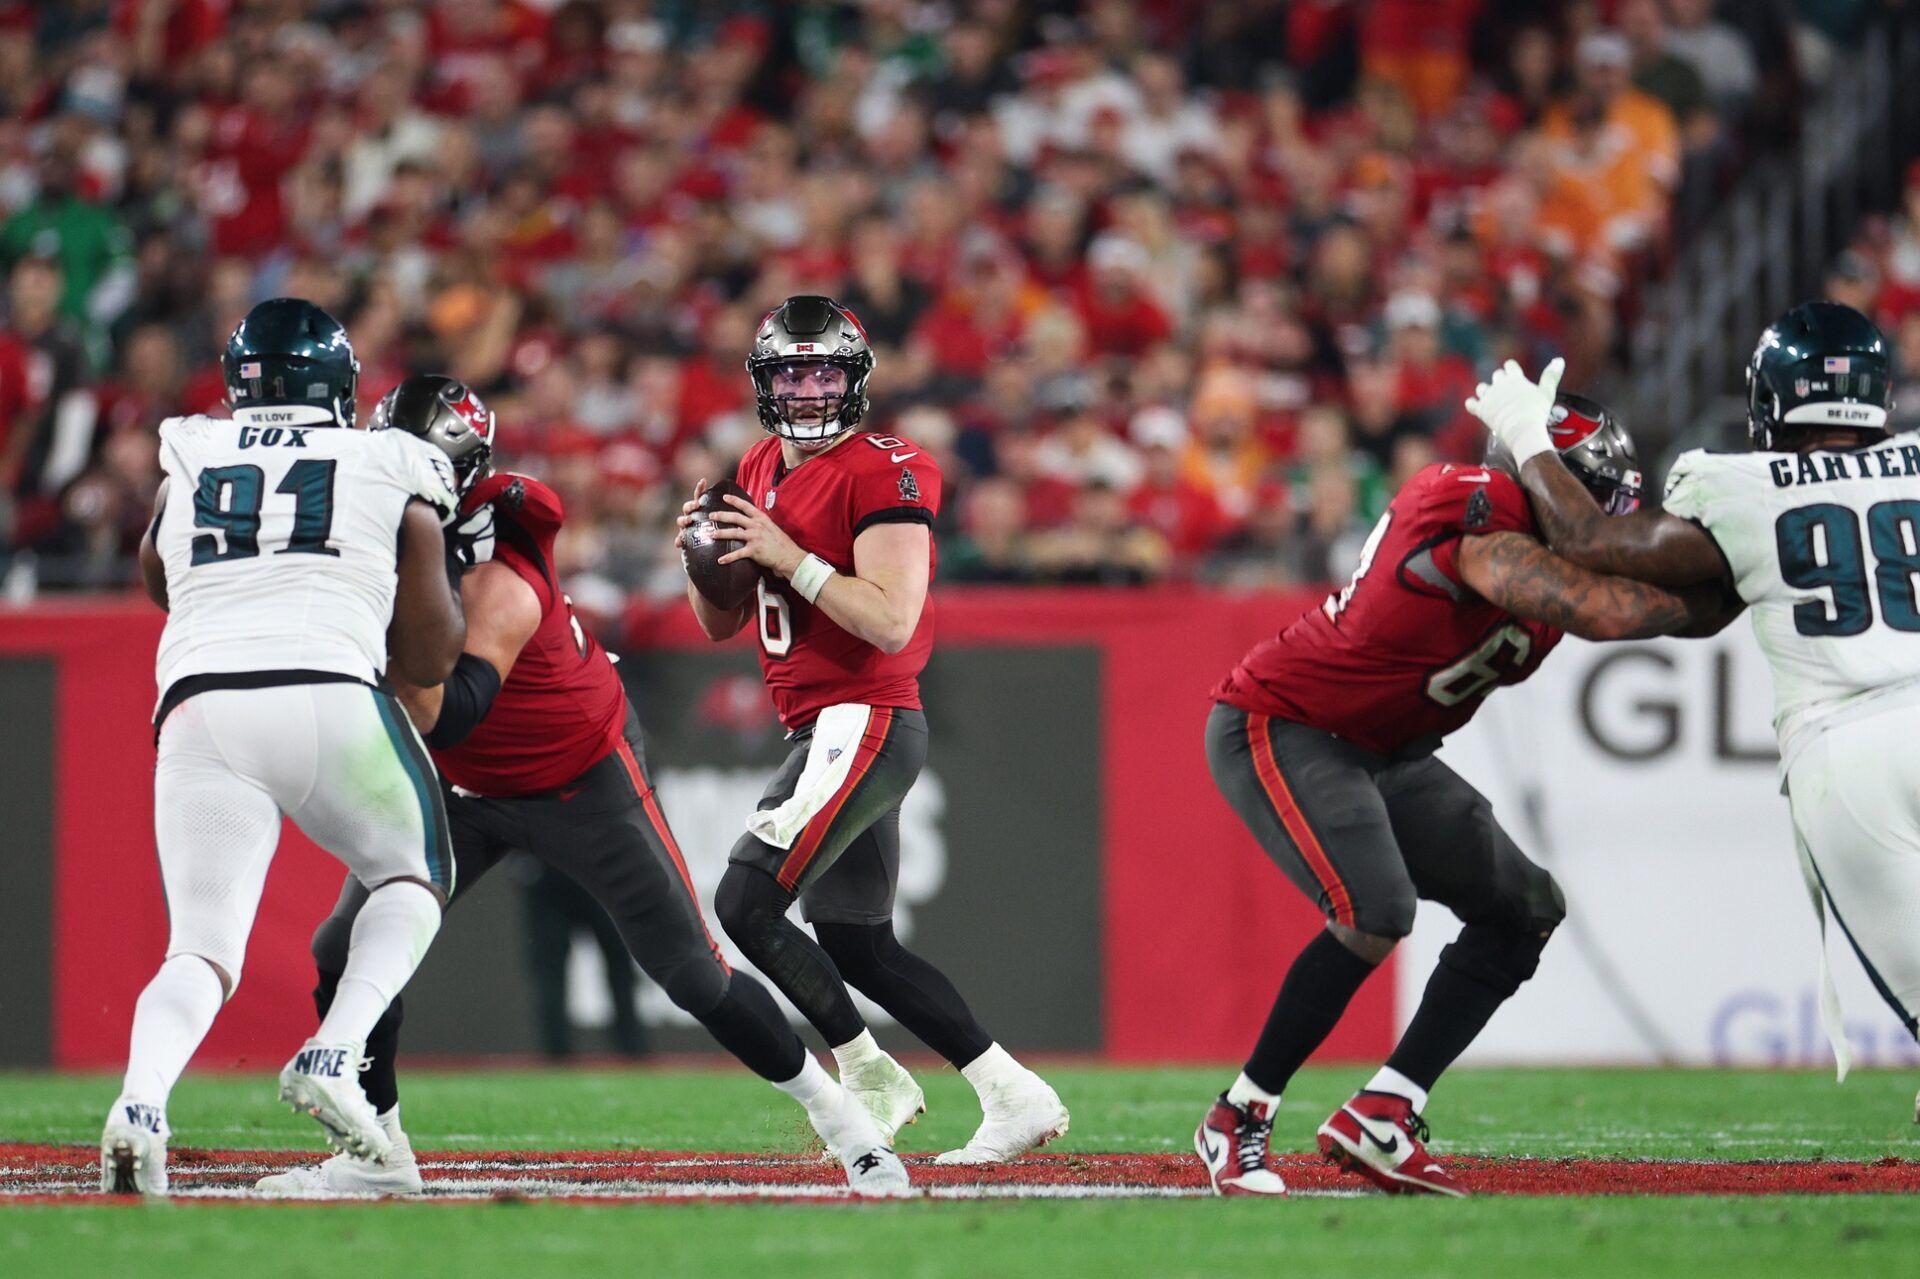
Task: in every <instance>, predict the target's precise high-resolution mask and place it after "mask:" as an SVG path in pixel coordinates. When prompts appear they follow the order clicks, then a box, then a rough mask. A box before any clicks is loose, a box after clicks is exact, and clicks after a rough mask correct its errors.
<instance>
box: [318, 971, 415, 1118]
mask: <svg viewBox="0 0 1920 1279" xmlns="http://www.w3.org/2000/svg"><path fill="white" fill-rule="evenodd" d="M339 988H340V974H339V973H333V972H328V971H327V970H326V969H324V968H323V969H321V970H320V979H319V981H318V982H317V983H316V984H315V985H314V988H313V1010H314V1011H315V1012H317V1013H319V1014H320V1020H322V1021H325V1020H326V1019H327V1011H328V1010H329V1009H331V1008H332V1007H333V995H334V992H335V991H336V990H338V989H339ZM405 1013H406V1010H405V1009H404V1008H403V1007H402V1006H401V1003H400V996H398V995H395V996H394V997H393V1002H392V1003H390V1004H388V1005H387V1011H385V1012H383V1013H381V1014H380V1020H379V1021H376V1022H375V1023H373V1029H372V1030H371V1031H370V1032H368V1034H367V1061H368V1065H367V1068H366V1069H365V1070H363V1071H361V1072H360V1088H361V1090H362V1091H363V1092H365V1093H366V1094H367V1100H368V1101H370V1102H372V1103H373V1109H374V1111H375V1112H376V1113H378V1114H382V1115H384V1114H386V1113H387V1112H388V1111H389V1110H392V1109H393V1108H394V1107H395V1106H397V1105H399V1104H400V1080H399V1078H398V1077H397V1076H396V1075H395V1074H394V1067H393V1059H394V1058H395V1057H396V1056H398V1055H399V1052H400V1020H401V1018H402V1017H403V1016H405Z"/></svg>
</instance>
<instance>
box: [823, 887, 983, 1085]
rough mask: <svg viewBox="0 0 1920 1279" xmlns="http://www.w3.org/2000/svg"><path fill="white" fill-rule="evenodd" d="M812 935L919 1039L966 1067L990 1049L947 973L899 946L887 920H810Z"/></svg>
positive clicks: (854, 982) (851, 978) (864, 990)
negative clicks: (855, 921)
mask: <svg viewBox="0 0 1920 1279" xmlns="http://www.w3.org/2000/svg"><path fill="white" fill-rule="evenodd" d="M813 931H814V934H815V935H816V936H817V937H819V939H820V945H821V947H822V948H824V949H825V950H826V952H827V955H828V956H829V957H830V958H831V959H832V960H833V963H834V967H836V968H838V969H839V970H840V974H841V976H843V977H845V978H846V979H847V980H848V981H849V982H850V983H852V985H853V988H854V989H855V990H857V991H859V992H860V993H861V994H863V995H865V996H866V997H867V998H868V999H871V1000H872V1001H873V1002H874V1003H876V1004H879V1005H880V1006H881V1007H882V1008H884V1009H886V1010H887V1011H888V1012H889V1013H891V1014H892V1015H893V1019H894V1020H895V1021H897V1022H899V1023H900V1024H901V1025H902V1026H905V1027H906V1028H907V1029H908V1030H910V1031H912V1032H913V1034H914V1035H915V1036H916V1037H917V1038H918V1039H919V1040H920V1042H921V1043H923V1044H925V1045H926V1046H927V1047H929V1048H931V1049H933V1050H934V1051H935V1052H937V1053H939V1054H940V1055H941V1056H942V1057H945V1058H946V1059H947V1060H948V1061H950V1062H952V1063H953V1065H954V1068H955V1069H958V1068H959V1067H961V1066H964V1065H966V1064H967V1063H968V1062H970V1061H972V1060H974V1059H975V1058H976V1057H978V1056H979V1055H980V1054H981V1053H983V1052H985V1051H987V1049H989V1048H991V1047H993V1037H992V1036H991V1035H989V1034H987V1032H986V1031H985V1030H983V1029H982V1028H981V1026H980V1023H979V1022H978V1021H977V1020H975V1019H974V1015H973V1010H972V1009H970V1008H968V1007H967V1001H966V1000H964V999H962V998H961V997H960V992H959V991H958V990H955V989H954V986H953V983H952V982H951V981H949V980H947V975H946V974H945V973H943V972H941V971H940V970H939V969H938V968H935V967H934V966H933V965H932V964H930V963H928V962H927V961H926V960H924V959H922V958H920V956H918V955H916V954H914V953H913V952H912V951H910V950H908V949H906V948H905V947H904V946H902V945H901V944H900V939H899V938H898V937H896V936H894V933H893V924H892V923H891V922H888V923H884V924H815V925H814V926H813Z"/></svg>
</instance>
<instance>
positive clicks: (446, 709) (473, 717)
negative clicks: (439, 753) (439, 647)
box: [427, 653, 500, 750]
mask: <svg viewBox="0 0 1920 1279" xmlns="http://www.w3.org/2000/svg"><path fill="white" fill-rule="evenodd" d="M499 692H500V672H499V671H496V670H494V669H493V663H492V662H489V661H488V660H487V659H486V658H484V657H475V656H474V655H473V654H472V653H462V654H460V660H459V661H458V662H456V663H454V667H453V674H451V675H449V676H447V682H446V683H444V684H442V685H441V686H440V718H439V719H437V720H435V721H434V722H433V729H432V731H431V732H429V733H428V734H427V745H429V746H431V747H433V748H434V749H435V750H445V749H447V748H448V747H450V746H458V745H459V744H460V743H461V742H464V741H466V740H467V735H468V734H470V733H472V732H473V730H474V729H476V728H478V727H479V726H480V721H481V720H483V719H485V718H486V717H487V708H488V707H490V706H492V705H493V699H494V697H495V696H496V695H497V694H498V693H499Z"/></svg>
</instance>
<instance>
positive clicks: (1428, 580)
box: [1213, 463, 1560, 755]
mask: <svg viewBox="0 0 1920 1279" xmlns="http://www.w3.org/2000/svg"><path fill="white" fill-rule="evenodd" d="M1503 529H1511V530H1513V531H1515V532H1520V533H1526V534H1528V535H1529V536H1532V535H1534V523H1533V511H1532V509H1531V508H1530V507H1529V506H1528V505H1527V498H1526V494H1524V493H1523V492H1522V491H1521V489H1520V485H1519V484H1518V483H1517V482H1515V480H1514V479H1513V477H1511V476H1509V475H1507V474H1505V473H1504V472H1501V471H1496V470H1492V469H1490V468H1488V467H1484V466H1461V465H1457V464H1454V463H1448V464H1445V465H1440V466H1429V467H1427V468H1426V469H1425V470H1423V471H1421V472H1420V473H1419V474H1418V475H1416V476H1414V477H1413V478H1412V479H1411V480H1409V481H1407V485H1406V487H1405V488H1403V489H1401V490H1400V491H1399V492H1398V493H1397V494H1395V495H1394V499H1393V502H1392V504H1391V505H1389V506H1388V507H1387V512H1386V514H1385V515H1383V516H1381V517H1380V523H1379V524H1377V525H1375V526H1374V530H1373V534H1372V536H1370V537H1369V538H1368V539H1367V544H1366V548H1365V550H1364V551H1362V553H1361V556H1360V567H1359V568H1358V569H1357V570H1356V571H1355V573H1354V575H1353V580H1352V581H1351V582H1349V583H1348V584H1347V585H1346V587H1345V588H1344V589H1342V590H1340V591H1338V592H1336V593H1335V594H1333V595H1329V596H1328V597H1327V599H1326V602H1325V603H1323V604H1321V605H1320V607H1318V608H1316V609H1312V610H1311V611H1309V612H1307V613H1305V614H1303V615H1302V616H1301V618H1300V620H1298V621H1297V622H1295V623H1294V624H1293V625H1291V626H1289V627H1287V629H1286V630H1284V631H1282V632H1280V634H1279V635H1277V636H1275V637H1274V638H1273V639H1270V640H1266V641H1264V642H1263V643H1261V644H1259V645H1256V646H1255V647H1254V649H1253V651H1252V652H1250V653H1248V654H1247V655H1246V657H1244V658H1242V659H1241V662H1240V664H1239V665H1238V666H1236V667H1234V669H1233V671H1232V673H1231V674H1229V675H1228V676H1227V678H1226V679H1225V680H1224V681H1223V682H1222V683H1221V684H1220V686H1219V687H1218V688H1216V689H1214V692H1213V695H1214V697H1215V699H1216V700H1218V701H1222V702H1226V703H1227V704H1229V705H1231V706H1237V707H1239V708H1241V709H1242V710H1248V711H1254V712H1257V713H1259V714H1263V715H1273V716H1277V717H1279V718H1281V719H1290V720H1294V721H1296V722H1298V723H1302V724H1311V725H1313V726H1314V727H1316V728H1324V729H1326V730H1327V731H1328V732H1330V733H1333V734H1335V735H1337V736H1339V737H1343V738H1345V739H1346V740H1347V741H1350V742H1352V743H1353V744H1354V745H1356V746H1361V747H1364V748H1365V749H1367V750H1370V751H1374V752H1377V753H1379V754H1382V755H1392V754H1395V753H1397V752H1399V751H1401V750H1403V749H1405V748H1407V747H1409V746H1412V745H1414V744H1416V743H1420V742H1422V741H1423V740H1431V741H1432V742H1433V743H1435V744H1437V743H1438V741H1439V739H1440V738H1441V737H1443V736H1445V735H1446V734H1448V733H1451V732H1452V731H1453V730H1454V729H1456V728H1459V727H1460V726H1461V725H1462V724H1464V723H1466V722H1467V721H1468V720H1470V719H1472V718H1473V713H1474V712H1475V711H1476V710H1478V709H1479V708H1480V702H1481V699H1483V698H1484V697H1486V695H1487V694H1488V693H1490V692H1492V691H1493V690H1494V688H1496V687H1498V686H1499V685H1501V684H1518V683H1519V682H1520V681H1521V680H1523V679H1525V678H1526V677H1527V676H1529V675H1531V674H1533V672H1534V671H1535V670H1537V669H1539V666H1540V662H1541V660H1542V659H1544V658H1545V657H1546V655H1547V653H1548V651H1549V650H1550V649H1552V648H1553V646H1554V645H1555V644H1557V643H1559V642H1560V632H1559V631H1557V630H1555V629H1554V628H1553V627H1551V626H1544V625H1542V624H1540V623H1538V622H1530V621H1527V620H1524V619H1522V618H1518V617H1515V616H1514V615H1513V614H1511V613H1509V612H1507V611H1506V610H1505V609H1502V608H1499V607H1496V606H1495V605H1493V604H1489V603H1488V602H1487V601H1485V600H1483V599H1481V598H1480V597H1479V596H1478V595H1475V594H1474V593H1473V591H1472V589H1471V588H1469V587H1468V586H1467V585H1466V584H1465V583H1464V582H1463V581H1462V580H1461V577H1460V572H1459V564H1458V557H1459V552H1460V539H1461V537H1462V536H1472V535H1473V534H1476V533H1493V532H1498V531H1500V530H1503Z"/></svg>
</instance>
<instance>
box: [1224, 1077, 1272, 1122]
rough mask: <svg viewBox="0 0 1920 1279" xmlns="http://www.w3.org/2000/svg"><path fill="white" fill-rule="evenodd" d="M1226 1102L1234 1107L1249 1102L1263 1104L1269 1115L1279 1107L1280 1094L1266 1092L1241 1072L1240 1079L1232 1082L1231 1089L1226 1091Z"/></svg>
mask: <svg viewBox="0 0 1920 1279" xmlns="http://www.w3.org/2000/svg"><path fill="white" fill-rule="evenodd" d="M1227 1100H1228V1101H1230V1102H1232V1103H1233V1104H1234V1105H1236V1106H1244V1105H1246V1104H1247V1103H1248V1102H1250V1101H1258V1102H1264V1103H1265V1104H1266V1107H1267V1113H1268V1114H1269V1115H1271V1114H1272V1113H1273V1112H1274V1110H1275V1108H1277V1107H1278V1106H1279V1105H1280V1094H1279V1093H1277V1092H1268V1091H1267V1090H1266V1089H1264V1088H1262V1087H1261V1086H1260V1085H1259V1084H1256V1083H1254V1082H1253V1080H1251V1079H1248V1078H1247V1072H1246V1071H1244V1070H1243V1071H1241V1072H1240V1077H1239V1078H1238V1079H1236V1080H1234V1081H1233V1087H1231V1088H1229V1089H1227Z"/></svg>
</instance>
